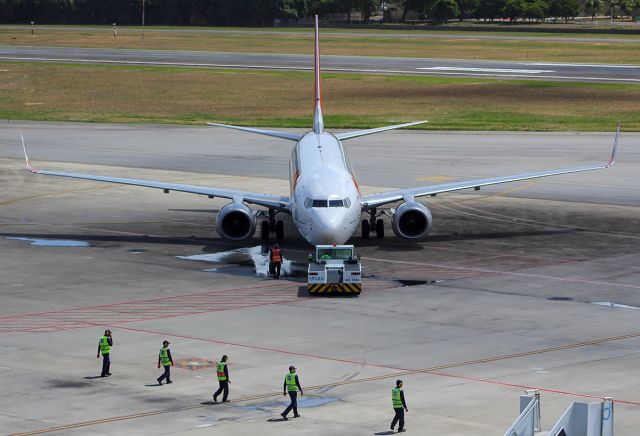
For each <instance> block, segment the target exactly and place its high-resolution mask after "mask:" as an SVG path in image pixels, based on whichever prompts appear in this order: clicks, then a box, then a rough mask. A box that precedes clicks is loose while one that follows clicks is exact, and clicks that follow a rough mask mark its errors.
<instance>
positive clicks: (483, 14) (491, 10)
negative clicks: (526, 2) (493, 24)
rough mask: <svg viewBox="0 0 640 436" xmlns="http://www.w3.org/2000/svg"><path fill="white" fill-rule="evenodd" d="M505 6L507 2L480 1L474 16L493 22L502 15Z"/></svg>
mask: <svg viewBox="0 0 640 436" xmlns="http://www.w3.org/2000/svg"><path fill="white" fill-rule="evenodd" d="M504 6H505V0H478V5H477V6H476V9H475V11H474V15H475V16H476V17H478V18H484V19H485V20H486V19H489V20H491V21H493V20H494V19H496V18H497V17H499V16H500V15H501V14H502V10H503V9H504Z"/></svg>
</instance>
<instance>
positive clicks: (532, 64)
mask: <svg viewBox="0 0 640 436" xmlns="http://www.w3.org/2000/svg"><path fill="white" fill-rule="evenodd" d="M522 65H531V66H535V67H594V68H640V66H638V65H611V64H560V63H544V62H526V63H524V64H522Z"/></svg>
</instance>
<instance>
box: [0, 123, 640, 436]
mask: <svg viewBox="0 0 640 436" xmlns="http://www.w3.org/2000/svg"><path fill="white" fill-rule="evenodd" d="M17 128H21V129H22V130H23V132H24V134H25V138H26V139H27V143H28V145H29V147H30V151H31V154H32V161H33V162H32V163H33V164H34V165H35V166H37V167H41V168H59V169H65V170H72V171H84V172H93V173H100V174H113V175H119V176H125V177H138V178H149V179H157V180H167V181H182V182H186V183H192V184H204V185H207V186H220V187H233V188H236V189H247V190H259V191H269V192H273V193H280V194H285V195H286V193H287V192H288V181H287V180H286V172H287V167H286V162H287V158H288V156H289V153H290V149H291V144H290V143H288V142H284V141H277V140H272V139H270V138H262V137H255V136H251V135H246V134H243V133H242V132H232V131H227V130H223V129H214V128H207V127H185V126H182V127H177V126H154V125H145V126H139V125H138V126H132V125H100V124H81V123H37V122H10V123H7V122H2V123H0V185H1V186H2V187H3V189H2V190H0V226H1V231H0V276H1V277H2V280H1V281H0V296H1V297H2V302H3V304H2V306H0V375H2V376H3V380H4V384H3V388H4V395H3V396H2V397H1V398H0V428H2V429H3V432H5V433H9V434H45V433H51V434H71V435H73V434H86V433H88V432H90V433H92V434H132V433H140V434H141V433H145V434H146V433H151V432H154V433H173V434H187V433H188V434H195V435H199V434H203V435H204V434H211V433H212V432H213V433H220V434H222V433H226V434H234V435H235V434H237V435H254V434H258V433H259V434H264V435H265V436H271V435H274V436H275V435H282V434H302V433H304V434H310V435H342V434H353V435H369V436H370V435H372V434H388V429H389V421H390V419H391V417H392V410H391V401H390V389H391V387H392V385H393V384H394V382H395V380H396V379H398V378H401V379H403V380H404V385H405V395H406V398H407V404H408V406H409V409H410V412H409V414H408V415H407V429H408V431H409V432H418V433H424V432H428V433H429V434H442V435H445V434H447V435H448V434H456V435H465V436H466V435H469V436H472V435H473V436H477V435H496V434H503V433H504V432H505V431H506V429H507V428H508V427H509V425H510V424H511V423H512V422H513V420H514V419H515V418H516V416H517V413H518V397H519V395H520V394H522V393H523V392H524V390H525V389H529V388H536V389H538V390H539V391H540V392H541V398H542V413H543V416H542V422H543V426H544V428H545V429H549V428H550V427H551V425H552V424H553V423H554V422H555V421H556V420H557V419H558V418H559V417H560V416H561V415H562V414H563V413H564V411H565V409H566V408H567V407H568V406H569V405H570V404H571V402H572V401H597V400H598V399H599V398H601V397H603V396H613V398H614V400H615V419H616V427H615V429H616V434H619V435H634V434H635V433H636V431H637V428H638V427H639V426H640V413H639V412H640V396H639V395H638V390H637V387H636V383H635V380H636V378H637V377H636V373H637V368H638V365H639V364H640V351H639V350H640V329H638V322H637V320H638V313H639V312H638V310H639V308H640V293H639V292H638V291H639V290H640V285H639V284H638V283H640V280H639V279H640V269H639V268H638V264H639V261H640V248H639V247H640V245H639V244H638V240H639V239H640V231H639V230H638V226H637V223H638V222H640V221H639V220H640V209H639V207H640V203H639V202H638V199H639V198H640V196H639V195H638V193H639V191H640V185H639V182H638V180H637V176H636V175H637V174H638V172H639V171H640V154H639V152H638V151H637V150H635V148H634V147H633V144H634V143H636V142H637V141H638V139H640V134H637V133H624V132H623V134H622V137H621V142H620V154H619V159H618V163H617V164H616V165H615V166H614V167H613V168H611V169H608V170H605V171H597V172H592V173H586V174H582V175H578V174H575V175H567V176H562V177H557V178H549V179H545V180H544V181H537V182H535V183H521V184H514V185H509V186H506V185H505V186H502V187H499V188H496V189H494V190H492V191H488V190H487V191H485V190H481V191H480V192H474V191H471V192H465V193H456V194H451V195H442V196H440V195H438V196H437V197H435V198H428V199H426V200H425V204H426V205H427V206H428V207H429V208H430V209H431V211H432V213H433V216H434V227H433V232H432V233H431V234H430V236H429V237H428V238H427V239H425V240H424V241H420V242H417V243H410V242H407V241H404V240H400V239H398V238H396V237H395V236H393V234H392V232H391V229H390V224H389V222H388V219H386V218H385V220H386V226H387V229H388V232H387V235H388V237H386V238H385V239H384V240H376V239H370V240H362V239H361V238H360V236H359V235H357V234H356V235H354V237H353V238H352V241H351V242H352V243H354V244H355V245H356V247H357V248H358V250H359V251H360V253H361V255H362V259H363V265H364V268H365V269H364V273H365V282H364V283H365V285H364V290H363V293H362V295H361V296H360V297H359V298H325V297H322V298H317V297H311V296H309V295H308V294H307V293H306V291H305V289H304V286H303V284H304V282H303V279H302V278H299V277H285V279H284V280H281V281H279V282H277V281H272V280H265V279H264V278H263V277H257V276H256V270H255V268H254V267H253V264H252V263H251V260H250V259H249V258H248V257H247V256H244V257H243V254H242V253H243V252H242V249H243V247H253V246H259V245H260V243H259V241H258V240H257V238H254V239H253V240H252V241H249V242H247V243H244V244H240V243H231V242H228V241H225V240H222V239H221V238H220V237H219V236H218V235H217V234H216V233H215V212H216V210H218V209H219V208H220V207H221V206H223V205H224V204H225V203H226V201H225V200H222V199H214V200H211V199H208V198H206V197H200V196H194V195H188V194H179V193H171V194H170V195H165V194H163V193H162V191H155V190H150V189H143V188H135V187H127V186H114V185H105V184H99V183H92V182H83V181H74V180H67V179H60V178H47V177H44V176H36V175H32V174H30V173H29V172H27V171H26V170H25V169H24V161H23V159H22V156H21V150H20V148H19V145H18V142H17V139H16V134H17ZM612 140H613V134H611V133H600V134H597V133H596V134H592V133H589V134H540V133H532V134H530V133H519V134H511V133H502V134H496V133H488V132H468V133H456V132H438V133H434V132H415V131H411V132H407V131H398V132H389V133H385V134H382V135H380V136H371V137H364V138H360V139H358V140H354V141H349V142H345V144H346V146H347V148H348V152H349V153H350V157H351V159H352V161H353V163H354V166H355V169H356V175H357V176H358V178H359V181H360V185H361V186H362V189H363V190H364V191H365V192H373V191H377V190H384V189H389V188H394V187H397V186H406V185H407V184H408V185H414V184H421V183H422V184H429V183H437V182H438V181H444V180H458V179H460V178H464V177H468V176H474V177H475V176H483V175H487V176H489V175H501V174H511V173H513V172H521V171H522V170H523V169H525V168H526V169H531V170H535V169H545V168H553V167H555V166H556V165H559V166H565V165H566V164H573V163H575V162H576V161H579V162H583V163H586V162H591V161H594V160H595V161H598V160H600V159H601V158H602V159H606V157H607V154H608V153H609V151H610V145H611V141H612ZM549 165H551V166H549ZM285 220H286V221H285V224H286V228H285V232H286V237H285V240H284V241H281V246H282V248H283V254H284V256H285V258H287V259H291V260H294V261H296V262H304V261H305V259H306V256H307V251H308V250H309V247H308V246H307V245H306V244H305V243H304V242H303V241H302V240H301V238H300V237H299V236H297V235H296V234H295V230H294V229H293V227H292V225H291V222H290V221H289V220H288V219H286V217H285ZM43 241H48V242H49V243H50V245H49V246H41V245H31V244H38V243H39V242H43ZM56 241H58V242H59V241H66V242H65V244H66V245H65V244H59V245H60V246H55V242H56ZM70 241H77V242H84V243H86V246H79V245H78V246H72V245H71V244H69V242H70ZM51 244H53V246H52V245H51ZM231 250H235V254H234V256H228V257H226V258H225V259H226V260H222V261H218V262H212V261H209V262H206V261H202V260H199V261H195V260H187V259H185V258H184V257H189V256H193V255H202V254H210V255H220V254H222V253H228V252H229V251H231ZM178 256H182V257H183V258H178ZM596 303H597V304H596ZM105 328H110V329H111V330H112V331H113V332H114V342H115V344H114V347H113V350H112V373H113V376H111V377H109V378H104V379H103V378H99V377H96V375H97V373H98V372H99V369H100V367H99V365H100V361H99V360H97V359H96V357H95V353H96V347H97V339H98V337H99V336H100V335H101V334H102V332H103V331H104V329H105ZM164 339H168V340H170V341H171V350H172V354H173V356H174V359H175V360H176V366H175V367H174V368H172V378H173V379H174V383H173V384H172V385H170V386H162V387H160V386H158V385H157V383H155V378H156V377H157V376H158V375H159V373H158V370H157V368H156V362H157V354H158V348H159V347H160V344H161V343H162V340H164ZM222 354H228V355H229V357H230V361H229V362H230V363H229V365H230V366H229V370H230V375H231V380H232V384H231V397H230V399H231V400H232V402H231V403H228V404H214V403H213V402H212V401H211V393H212V391H213V390H214V388H215V387H217V383H215V362H216V360H217V359H218V358H219V357H220V356H221V355H222ZM52 356H53V357H54V358H52ZM291 364H294V365H295V366H296V367H297V368H298V373H299V375H300V379H301V383H302V385H303V387H304V388H305V389H304V393H305V395H304V397H302V398H301V401H300V411H301V414H302V417H301V418H299V419H295V420H289V421H288V422H280V421H277V420H275V419H274V418H278V414H279V413H280V412H281V411H282V409H284V407H285V406H286V404H285V399H284V397H283V396H282V392H281V389H282V379H283V377H284V373H285V372H286V369H287V368H288V366H289V365H291ZM56 432H57V433H56Z"/></svg>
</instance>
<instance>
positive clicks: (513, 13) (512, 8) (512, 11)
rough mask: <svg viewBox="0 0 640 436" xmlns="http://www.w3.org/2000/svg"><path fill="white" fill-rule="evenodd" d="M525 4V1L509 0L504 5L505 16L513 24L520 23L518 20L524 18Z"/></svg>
mask: <svg viewBox="0 0 640 436" xmlns="http://www.w3.org/2000/svg"><path fill="white" fill-rule="evenodd" d="M524 8H525V3H524V0H507V3H506V4H505V5H504V9H503V11H504V16H505V17H506V18H509V19H510V20H511V21H512V22H516V21H518V18H522V17H523V16H524Z"/></svg>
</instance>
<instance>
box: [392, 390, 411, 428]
mask: <svg viewBox="0 0 640 436" xmlns="http://www.w3.org/2000/svg"><path fill="white" fill-rule="evenodd" d="M391 402H392V403H393V410H394V411H395V412H396V415H395V416H394V417H393V421H391V430H393V428H394V427H395V426H396V423H398V422H400V425H399V426H398V433H401V432H403V431H406V430H405V429H404V412H405V410H406V411H407V412H408V411H409V409H408V408H407V403H406V402H405V401H404V391H403V390H402V380H397V381H396V387H395V388H393V389H391Z"/></svg>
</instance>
